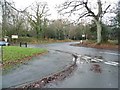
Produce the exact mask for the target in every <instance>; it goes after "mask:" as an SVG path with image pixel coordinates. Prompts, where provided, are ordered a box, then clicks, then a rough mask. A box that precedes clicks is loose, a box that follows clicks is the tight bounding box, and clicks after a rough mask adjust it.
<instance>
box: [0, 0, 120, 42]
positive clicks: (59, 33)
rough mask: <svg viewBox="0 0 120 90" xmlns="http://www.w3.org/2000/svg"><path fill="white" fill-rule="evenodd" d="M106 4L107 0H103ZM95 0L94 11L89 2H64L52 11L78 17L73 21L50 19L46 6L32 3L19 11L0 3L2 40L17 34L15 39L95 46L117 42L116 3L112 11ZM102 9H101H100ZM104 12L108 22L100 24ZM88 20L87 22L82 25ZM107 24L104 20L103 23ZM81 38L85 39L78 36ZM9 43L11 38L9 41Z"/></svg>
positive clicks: (119, 11)
mask: <svg viewBox="0 0 120 90" xmlns="http://www.w3.org/2000/svg"><path fill="white" fill-rule="evenodd" d="M106 3H107V1H106ZM106 3H103V2H102V0H97V2H96V4H95V5H96V7H95V10H97V13H96V12H94V9H93V8H91V7H90V1H89V0H76V1H74V0H73V1H66V2H65V3H63V4H62V5H59V6H58V7H57V8H56V9H57V10H58V13H59V14H60V15H68V16H71V15H74V16H75V15H76V14H77V15H78V16H79V17H78V18H77V20H76V21H75V22H72V21H70V20H69V18H66V19H62V18H58V19H56V20H50V19H49V17H50V13H49V8H48V4H47V3H46V2H36V3H34V4H31V5H30V6H28V7H26V8H25V9H24V10H23V11H21V10H18V9H16V7H15V3H14V2H8V1H6V0H3V1H1V3H0V5H1V7H2V8H1V9H2V10H1V11H2V24H0V26H2V37H3V38H4V37H9V38H11V35H18V36H19V37H34V38H37V39H58V40H64V39H72V40H81V39H87V40H96V42H97V43H98V44H99V43H101V42H107V41H108V40H109V39H110V40H118V31H119V29H120V1H119V2H118V3H117V5H116V7H115V8H110V7H111V5H109V4H108V5H106ZM103 6H104V8H103ZM106 13H114V14H115V17H112V18H110V20H109V21H110V22H107V23H106V22H104V21H105V20H103V17H104V15H105V14H106ZM83 17H85V18H86V20H88V19H89V18H87V17H91V19H90V22H89V23H88V22H86V20H85V19H82V18H83ZM106 21H107V20H106ZM82 35H85V37H82ZM10 40H11V39H10Z"/></svg>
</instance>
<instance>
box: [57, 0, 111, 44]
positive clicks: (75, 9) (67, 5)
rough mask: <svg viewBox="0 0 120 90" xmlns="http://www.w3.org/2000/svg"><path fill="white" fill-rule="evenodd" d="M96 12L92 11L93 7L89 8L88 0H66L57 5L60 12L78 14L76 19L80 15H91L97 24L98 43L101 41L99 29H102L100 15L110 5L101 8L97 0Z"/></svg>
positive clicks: (101, 15)
mask: <svg viewBox="0 0 120 90" xmlns="http://www.w3.org/2000/svg"><path fill="white" fill-rule="evenodd" d="M96 4H97V6H96V9H97V14H96V13H95V12H94V10H93V9H91V8H90V5H89V0H73V1H66V2H64V3H63V4H62V5H60V6H59V10H58V12H59V13H60V14H69V15H72V14H74V15H75V14H78V15H79V18H78V21H79V20H80V18H82V17H85V16H86V17H88V16H90V17H93V19H94V21H95V23H96V26H97V43H98V44H100V43H101V41H102V36H101V31H102V26H101V22H102V17H103V16H104V14H105V13H106V11H107V10H108V8H109V7H110V6H111V5H108V6H106V8H104V10H103V7H102V6H103V5H102V2H101V0H97V3H96Z"/></svg>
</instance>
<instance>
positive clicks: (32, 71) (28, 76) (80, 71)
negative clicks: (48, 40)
mask: <svg viewBox="0 0 120 90" xmlns="http://www.w3.org/2000/svg"><path fill="white" fill-rule="evenodd" d="M73 43H78V42H68V43H54V44H42V45H29V46H28V47H31V48H47V49H48V50H49V53H48V54H46V55H44V56H38V57H34V58H33V60H32V61H29V62H28V63H27V65H22V66H20V67H18V68H17V69H15V70H12V71H11V72H10V73H7V74H5V75H3V78H2V79H3V88H6V87H11V86H16V85H19V84H22V83H25V82H28V83H29V81H35V80H38V79H41V78H42V77H44V76H47V75H49V74H51V73H55V72H58V71H59V70H62V69H63V68H65V67H66V66H67V65H69V64H70V63H71V62H72V59H73V57H72V56H71V55H70V54H67V53H64V52H69V53H77V54H80V55H90V56H102V57H103V60H105V61H118V52H117V51H110V50H103V49H94V48H86V47H75V46H70V44H73ZM57 50H60V51H63V52H59V51H57ZM95 64H96V63H86V62H82V63H81V62H78V63H77V65H78V67H77V70H76V71H75V72H74V73H73V74H72V75H71V76H70V77H67V78H66V79H65V80H63V81H59V82H57V83H50V84H48V85H47V86H46V87H48V88H53V87H54V88H117V87H118V67H117V66H112V65H109V64H105V63H97V64H96V65H95ZM94 67H95V68H98V69H94ZM97 70H98V71H97ZM99 71H100V72H99Z"/></svg>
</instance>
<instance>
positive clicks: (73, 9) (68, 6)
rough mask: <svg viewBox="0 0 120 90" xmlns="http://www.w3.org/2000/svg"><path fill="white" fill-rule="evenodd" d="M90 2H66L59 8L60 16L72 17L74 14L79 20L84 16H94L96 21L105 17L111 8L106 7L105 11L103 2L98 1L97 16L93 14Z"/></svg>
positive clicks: (76, 0)
mask: <svg viewBox="0 0 120 90" xmlns="http://www.w3.org/2000/svg"><path fill="white" fill-rule="evenodd" d="M88 4H89V0H73V1H66V2H65V3H63V4H62V5H60V6H58V8H59V10H58V12H59V13H60V14H69V16H71V15H72V14H78V15H79V18H78V20H79V19H80V18H82V17H84V16H92V17H94V18H95V19H96V20H98V19H100V18H102V17H103V15H104V14H105V13H106V11H107V9H108V8H109V7H110V5H108V6H106V8H105V9H104V10H103V8H102V3H101V0H97V6H96V8H97V12H98V13H97V14H95V12H93V10H92V9H91V8H90V7H89V5H88Z"/></svg>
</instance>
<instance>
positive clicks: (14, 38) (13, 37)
mask: <svg viewBox="0 0 120 90" xmlns="http://www.w3.org/2000/svg"><path fill="white" fill-rule="evenodd" d="M11 38H12V39H13V42H14V44H15V42H16V39H18V35H12V36H11Z"/></svg>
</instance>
